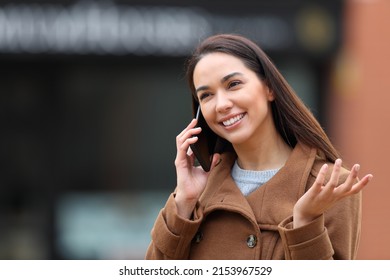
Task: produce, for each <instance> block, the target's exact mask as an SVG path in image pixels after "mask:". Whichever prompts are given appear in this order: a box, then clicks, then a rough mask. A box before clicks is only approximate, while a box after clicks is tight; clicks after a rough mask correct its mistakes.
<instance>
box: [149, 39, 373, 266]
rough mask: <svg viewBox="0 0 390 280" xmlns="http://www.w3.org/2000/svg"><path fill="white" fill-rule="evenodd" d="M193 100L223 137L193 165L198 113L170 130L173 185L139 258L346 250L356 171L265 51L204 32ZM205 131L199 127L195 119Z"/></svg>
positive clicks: (357, 190)
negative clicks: (175, 131)
mask: <svg viewBox="0 0 390 280" xmlns="http://www.w3.org/2000/svg"><path fill="white" fill-rule="evenodd" d="M187 78H188V81H189V86H190V88H191V91H192V93H193V105H194V108H196V107H197V106H198V105H200V109H201V113H202V115H203V117H204V120H205V121H206V122H207V126H208V128H209V129H211V131H213V133H215V134H216V135H217V136H218V137H219V138H220V139H223V140H224V141H225V142H226V143H228V145H227V146H226V147H225V148H224V149H223V150H222V151H220V152H218V153H215V154H213V156H212V163H211V170H210V171H209V172H205V171H204V170H203V169H201V168H200V167H195V166H194V161H195V158H194V154H193V153H191V150H190V149H189V148H190V145H193V144H194V143H196V142H197V141H198V139H199V137H198V136H199V135H200V134H201V133H202V128H199V127H196V124H197V120H196V119H194V120H192V121H191V123H190V124H189V125H188V126H187V127H186V128H185V129H184V130H183V131H182V132H181V133H180V134H179V135H178V136H177V138H176V144H177V155H176V159H175V166H176V172H177V186H176V189H175V191H174V193H172V195H171V196H170V197H169V199H168V201H167V203H166V205H165V207H164V208H163V209H162V210H161V212H160V213H159V215H158V217H157V220H156V222H155V225H154V228H153V230H152V242H151V244H150V246H149V248H148V251H147V253H146V259H354V258H355V257H356V253H357V248H358V243H359V237H360V219H361V190H362V189H363V188H364V187H365V186H366V185H367V184H368V182H369V181H370V180H371V179H372V175H371V174H368V175H366V176H364V177H363V178H362V179H361V180H358V179H357V178H358V170H359V165H357V164H356V165H354V166H353V167H352V168H351V170H350V171H348V170H347V169H345V168H344V167H343V166H342V161H341V159H339V155H338V153H337V151H336V150H335V148H334V147H333V146H332V144H331V142H330V141H329V139H328V137H327V136H326V134H325V132H324V131H323V129H322V128H321V126H320V125H319V123H318V122H317V121H316V119H315V118H314V117H313V115H312V114H311V113H310V111H309V110H308V109H307V108H306V107H305V106H304V104H303V103H302V102H301V101H300V100H299V98H298V97H297V96H296V94H295V93H294V92H293V90H292V89H291V87H290V86H289V85H288V84H287V82H286V81H285V79H284V78H283V77H282V75H281V74H280V73H279V71H278V70H277V69H276V67H275V66H274V65H273V63H272V62H271V61H270V60H269V58H268V57H267V56H266V54H265V53H264V52H263V51H262V50H261V49H260V48H259V47H258V46H257V45H256V44H255V43H253V42H252V41H250V40H249V39H247V38H244V37H241V36H238V35H229V34H223V35H215V36H212V37H209V38H207V39H206V40H205V41H203V42H202V43H201V44H200V45H199V46H198V48H197V49H196V50H195V52H194V53H193V55H192V57H191V58H190V59H189V61H188V65H187ZM203 130H205V128H203Z"/></svg>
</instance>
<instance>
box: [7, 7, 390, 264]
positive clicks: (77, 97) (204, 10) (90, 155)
mask: <svg viewBox="0 0 390 280" xmlns="http://www.w3.org/2000/svg"><path fill="white" fill-rule="evenodd" d="M183 2H184V1H173V0H172V1H152V0H149V1H92V0H91V1H33V2H32V1H2V2H1V4H0V62H1V66H2V67H1V69H0V73H1V75H0V92H1V94H0V114H1V116H2V118H1V121H0V122H1V133H0V135H1V136H0V145H1V146H0V164H1V169H0V184H1V188H0V248H1V250H0V259H125V258H129V259H139V258H143V255H144V251H145V250H146V246H147V244H148V243H149V240H150V236H149V232H150V229H151V226H152V224H153V222H154V218H155V217H156V215H157V213H158V211H159V209H160V208H161V207H162V206H163V203H164V202H165V200H166V198H167V197H168V195H169V193H170V192H171V191H172V190H173V188H174V186H175V170H174V166H173V161H174V157H175V140H174V139H175V137H176V135H177V133H179V132H180V131H181V130H182V128H183V127H185V125H186V124H187V123H188V121H189V120H190V118H191V104H190V94H189V91H188V89H187V86H186V81H185V79H184V68H183V65H184V62H185V58H186V56H187V55H188V54H189V53H190V52H191V50H192V49H193V47H194V46H195V45H196V44H197V42H199V41H200V40H201V38H204V37H206V36H208V35H211V34H215V33H221V32H232V33H240V34H243V35H246V36H248V37H250V38H252V39H253V40H255V41H256V42H257V43H259V45H260V46H262V47H263V49H264V50H265V51H266V52H267V53H268V54H269V55H270V57H271V59H272V60H273V61H274V62H275V64H276V65H277V66H278V67H279V69H280V70H281V72H282V74H283V75H284V76H285V77H286V78H287V80H288V81H289V82H290V84H291V85H292V87H293V88H294V89H295V90H296V92H297V93H298V95H300V96H301V98H302V99H303V100H304V102H305V103H306V104H307V105H308V106H309V107H310V108H311V110H312V111H313V113H314V114H315V115H316V116H317V117H318V119H319V120H320V122H321V123H322V125H323V126H324V127H325V129H326V130H327V131H328V132H329V133H330V134H331V136H332V138H333V139H334V140H335V142H336V144H337V145H339V147H340V148H341V152H342V153H343V154H345V155H346V158H347V160H348V162H349V163H351V164H352V163H354V162H356V161H358V162H360V163H361V164H362V168H363V170H364V171H367V172H372V173H374V176H375V186H373V187H372V189H370V190H367V191H366V192H365V197H367V199H365V200H364V203H365V204H364V213H363V214H364V221H363V236H362V248H361V251H360V255H359V257H360V258H387V257H390V256H389V255H388V252H387V251H381V250H383V247H385V246H381V245H380V244H379V243H380V242H382V243H386V242H387V241H386V240H387V237H386V234H388V233H387V231H388V230H390V227H388V228H384V229H382V228H379V222H383V221H382V218H378V217H381V216H380V214H379V215H378V211H379V209H381V210H382V211H379V213H382V214H383V215H384V213H386V211H383V209H385V208H384V206H385V205H386V203H385V196H384V195H383V194H384V193H385V190H383V189H380V187H379V186H378V185H377V184H380V186H381V187H382V188H384V186H385V185H386V184H384V182H381V181H380V176H377V174H376V173H379V171H380V168H384V166H385V165H384V163H383V162H382V163H381V165H379V167H378V162H377V157H375V158H374V155H375V153H380V154H384V153H383V151H379V150H377V149H376V148H377V146H378V145H375V144H374V143H371V142H370V141H377V140H378V139H377V137H373V135H378V131H380V132H381V133H385V131H386V128H382V129H378V130H377V129H376V128H374V126H373V124H377V125H379V124H380V123H381V122H382V121H383V122H384V123H385V118H386V110H385V109H384V110H383V111H380V112H381V114H383V116H382V121H378V117H377V116H376V115H375V114H374V111H373V110H375V111H376V109H374V107H372V106H371V104H372V105H374V104H375V105H381V104H382V105H381V106H384V104H385V102H382V101H381V98H382V96H384V95H383V93H379V92H385V90H386V87H387V89H389V87H388V84H385V83H386V79H385V78H383V77H382V76H378V75H376V74H375V73H380V74H382V75H384V73H385V72H386V71H385V68H383V70H382V71H383V72H377V71H378V70H379V69H380V68H378V69H376V66H378V67H380V65H384V64H383V63H385V60H384V59H383V60H382V59H380V58H379V57H376V59H375V60H374V61H375V64H374V65H371V64H369V63H370V62H372V63H374V62H373V61H372V57H371V56H372V55H375V54H376V55H377V56H380V55H381V54H382V53H386V51H387V50H388V49H389V48H388V47H387V48H386V47H385V46H388V45H389V37H388V35H387V39H386V40H387V41H386V40H384V38H385V37H386V36H385V35H384V34H383V33H385V31H386V30H385V26H386V23H387V26H388V22H387V21H388V20H387V18H386V15H388V11H389V9H388V8H389V7H388V4H384V2H386V1H380V0H377V1H368V0H367V1H363V0H361V1H358V0H356V1H353V0H350V1H346V2H343V1H315V3H313V2H314V1H280V0H274V1H242V3H241V2H240V5H239V7H237V6H236V5H233V4H231V5H230V4H226V3H225V2H226V1H185V2H186V3H183ZM374 10H375V11H374ZM377 13H379V14H380V15H383V16H382V17H377V16H376V15H377ZM370 16H371V17H372V18H370ZM366 21H367V22H370V24H371V25H369V24H363V22H366ZM370 28H372V29H375V30H381V29H383V33H381V34H379V33H376V32H372V30H371V29H370ZM365 36H369V39H370V40H369V42H372V43H373V44H375V46H377V49H376V51H371V49H370V48H371V45H369V46H368V45H364V44H367V41H366V39H367V38H366V37H365ZM376 36H378V37H376ZM378 41H380V42H381V43H378V44H376V43H375V42H378ZM386 44H387V45H386ZM362 61H364V62H365V63H368V64H367V65H370V66H372V67H374V69H373V71H372V72H371V73H372V75H373V76H372V77H374V78H375V79H377V82H375V86H378V89H377V90H375V91H376V92H378V93H377V94H378V95H379V94H380V97H378V98H376V99H375V102H374V101H373V99H374V98H373V96H374V95H373V93H372V94H370V95H368V94H366V92H367V90H365V91H364V93H363V92H361V91H362V90H363V85H365V86H366V87H369V88H371V89H373V88H374V87H373V86H374V85H372V83H371V80H370V78H369V77H370V76H369V75H366V74H362V73H363V72H364V71H365V70H364V71H363V70H362V69H366V68H365V67H366V65H359V66H358V67H355V66H356V65H355V63H357V64H359V63H361V62H362ZM356 69H357V70H356ZM359 69H360V70H359ZM359 71H361V72H362V73H360V72H359ZM357 72H358V73H357ZM354 79H355V80H354ZM356 84H359V85H361V86H359V88H356ZM371 96H372V97H371ZM383 98H385V97H383ZM386 98H387V97H386ZM357 104H359V105H357ZM352 105H353V106H352ZM371 108H373V109H371ZM361 112H364V114H363V113H361ZM352 116H353V118H352ZM387 117H388V116H387ZM349 118H352V119H351V120H350V119H349ZM382 126H383V125H382ZM366 130H367V131H370V134H368V133H367V134H366V133H365V131H366ZM351 135H352V136H353V137H351ZM385 136H386V135H385ZM387 137H388V136H387ZM385 140H386V137H383V138H381V141H385ZM375 143H377V142H375ZM384 147H385V145H384ZM373 148H374V149H373ZM371 151H372V152H371ZM386 152H387V151H386ZM376 171H378V172H376ZM370 188H371V187H370ZM379 189H380V190H381V191H379ZM382 191H384V193H381V192H382ZM378 197H379V198H381V199H382V202H383V204H384V205H383V207H381V205H380V204H377V203H376V202H375V200H376V199H377V198H378ZM372 205H375V206H376V207H378V209H376V208H375V207H373V206H372ZM374 209H375V211H374ZM373 217H375V218H373ZM383 218H384V216H383ZM374 221H376V222H374ZM382 224H383V223H382ZM373 226H378V229H377V228H373ZM379 229H381V230H382V231H381V235H380V236H381V238H378V236H377V233H378V230H379ZM382 233H383V235H382ZM373 235H376V237H375V238H374V237H373ZM372 239H375V241H376V242H378V243H377V244H376V245H375V246H374V247H373V246H372V243H371V241H372ZM387 244H388V243H386V245H387Z"/></svg>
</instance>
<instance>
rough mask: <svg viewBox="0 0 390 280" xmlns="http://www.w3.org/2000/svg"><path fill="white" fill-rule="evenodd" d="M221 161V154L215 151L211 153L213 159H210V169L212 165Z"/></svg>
mask: <svg viewBox="0 0 390 280" xmlns="http://www.w3.org/2000/svg"><path fill="white" fill-rule="evenodd" d="M220 162H221V155H220V154H218V153H215V154H214V155H213V159H212V161H211V167H210V170H213V168H214V167H216V166H217V165H218V164H219V163H220Z"/></svg>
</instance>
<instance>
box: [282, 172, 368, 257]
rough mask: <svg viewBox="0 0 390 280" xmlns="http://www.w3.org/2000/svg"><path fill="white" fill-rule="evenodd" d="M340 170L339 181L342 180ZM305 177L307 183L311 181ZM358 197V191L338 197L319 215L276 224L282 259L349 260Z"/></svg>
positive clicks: (357, 221) (356, 242) (354, 252)
mask: <svg viewBox="0 0 390 280" xmlns="http://www.w3.org/2000/svg"><path fill="white" fill-rule="evenodd" d="M348 174H349V172H348V171H346V170H344V171H343V174H341V176H340V180H339V183H342V182H344V181H345V180H346V178H347V176H348ZM314 180H315V177H312V178H311V179H309V181H308V184H310V186H311V184H312V183H313V182H314ZM361 200H362V194H361V193H358V194H355V195H352V196H348V197H346V198H343V199H342V200H340V201H338V202H337V203H336V204H335V205H334V206H333V207H332V208H330V209H329V210H328V211H327V212H325V213H324V214H323V215H322V216H320V217H319V218H317V219H316V220H314V221H312V222H311V223H310V224H308V225H305V226H303V227H300V228H297V229H293V228H292V220H293V218H292V217H289V218H287V219H285V220H284V221H282V222H281V223H280V224H279V233H280V235H281V238H282V242H283V246H284V251H285V257H286V259H318V260H321V259H340V260H351V259H355V258H356V255H357V250H358V245H359V241H360V231H361V228H360V227H361Z"/></svg>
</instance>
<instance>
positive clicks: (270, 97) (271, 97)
mask: <svg viewBox="0 0 390 280" xmlns="http://www.w3.org/2000/svg"><path fill="white" fill-rule="evenodd" d="M267 99H268V101H274V100H275V95H274V92H273V91H272V90H271V89H270V88H269V87H267Z"/></svg>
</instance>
